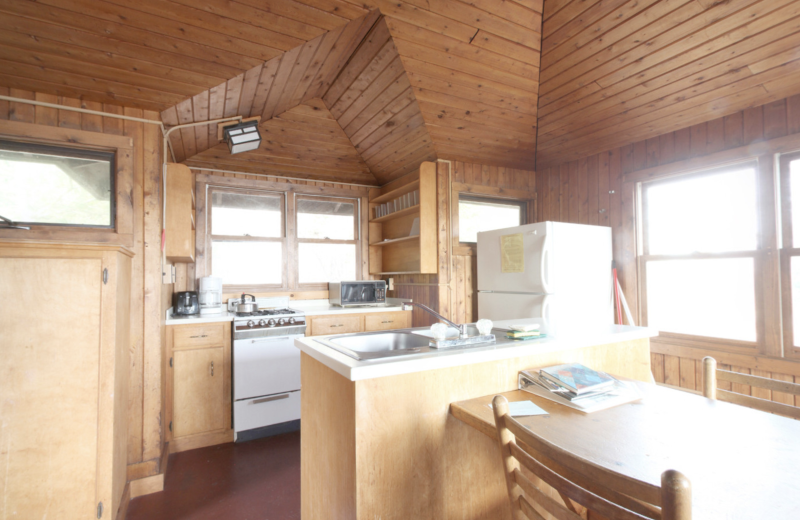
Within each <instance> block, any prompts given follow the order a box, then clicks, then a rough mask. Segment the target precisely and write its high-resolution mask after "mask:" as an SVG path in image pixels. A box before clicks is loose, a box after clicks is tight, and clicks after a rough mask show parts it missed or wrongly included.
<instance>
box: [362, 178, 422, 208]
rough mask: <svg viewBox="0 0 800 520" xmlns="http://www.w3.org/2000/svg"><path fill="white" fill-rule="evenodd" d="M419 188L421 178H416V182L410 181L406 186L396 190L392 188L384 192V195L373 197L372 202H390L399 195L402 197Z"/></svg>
mask: <svg viewBox="0 0 800 520" xmlns="http://www.w3.org/2000/svg"><path fill="white" fill-rule="evenodd" d="M418 189H419V179H417V180H415V181H414V182H409V183H408V184H406V185H405V186H401V187H399V188H397V189H396V190H392V191H390V192H387V193H384V194H383V195H379V196H377V197H375V198H374V199H372V200H371V201H369V202H370V204H381V203H383V202H389V201H390V200H394V199H396V198H397V197H402V196H403V195H405V194H406V193H411V192H412V191H415V190H418Z"/></svg>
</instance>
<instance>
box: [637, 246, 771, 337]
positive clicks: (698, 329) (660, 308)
mask: <svg viewBox="0 0 800 520" xmlns="http://www.w3.org/2000/svg"><path fill="white" fill-rule="evenodd" d="M753 271H754V268H753V259H752V258H725V259H707V260H705V259H704V260H664V261H650V262H647V321H648V325H649V326H651V327H653V328H656V329H658V330H662V331H665V332H679V333H682V334H692V335H697V336H710V337H714V338H726V339H736V340H742V341H755V340H756V311H755V288H754V287H755V285H754V280H753V276H754V274H753Z"/></svg>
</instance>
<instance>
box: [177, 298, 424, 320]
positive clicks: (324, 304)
mask: <svg viewBox="0 0 800 520" xmlns="http://www.w3.org/2000/svg"><path fill="white" fill-rule="evenodd" d="M404 301H411V300H407V299H403V300H401V299H399V298H387V299H386V303H385V304H381V305H374V306H359V307H340V306H338V305H331V304H330V303H328V300H291V301H290V302H289V307H290V308H292V309H296V310H299V311H303V312H304V313H305V315H306V316H326V315H331V314H366V313H373V312H400V311H402V310H403V307H402V304H403V302H404ZM406 312H411V311H406ZM235 317H236V313H235V312H228V311H225V312H221V313H219V314H191V315H188V316H181V315H176V314H173V313H172V307H170V308H169V309H167V313H166V323H167V325H197V324H201V323H217V322H221V321H233V318H235Z"/></svg>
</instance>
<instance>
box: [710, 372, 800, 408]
mask: <svg viewBox="0 0 800 520" xmlns="http://www.w3.org/2000/svg"><path fill="white" fill-rule="evenodd" d="M718 381H730V382H731V383H739V384H742V385H748V386H751V387H756V388H763V389H765V390H772V391H773V392H783V393H786V394H793V395H800V384H797V383H790V382H788V381H778V380H776V379H769V378H766V377H760V376H751V375H750V374H740V373H738V372H730V371H728V370H721V369H719V368H717V360H715V359H714V358H712V357H704V358H703V395H704V396H706V397H708V398H709V399H719V400H720V401H727V402H729V403H734V404H740V405H742V406H747V407H750V408H755V409H756V410H761V411H762V412H771V413H774V414H778V415H783V416H785V417H791V418H792V419H800V408H798V407H796V406H792V405H789V404H784V403H778V402H775V401H767V400H766V399H761V398H758V397H753V396H750V395H744V394H739V393H736V392H730V391H728V390H723V389H722V388H719V387H718Z"/></svg>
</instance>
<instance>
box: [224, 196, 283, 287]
mask: <svg viewBox="0 0 800 520" xmlns="http://www.w3.org/2000/svg"><path fill="white" fill-rule="evenodd" d="M210 195H211V212H210V218H209V229H210V239H211V240H210V246H211V274H212V275H213V276H219V277H221V278H222V283H223V285H234V286H248V287H251V286H266V287H270V286H271V287H282V286H284V282H285V280H286V276H285V274H286V273H285V269H284V266H285V264H286V262H285V259H284V252H285V251H286V238H285V237H286V234H285V232H284V230H285V224H284V222H285V221H284V208H285V196H284V194H283V193H270V192H258V191H235V190H227V189H221V188H214V189H212V190H211V192H210Z"/></svg>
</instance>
